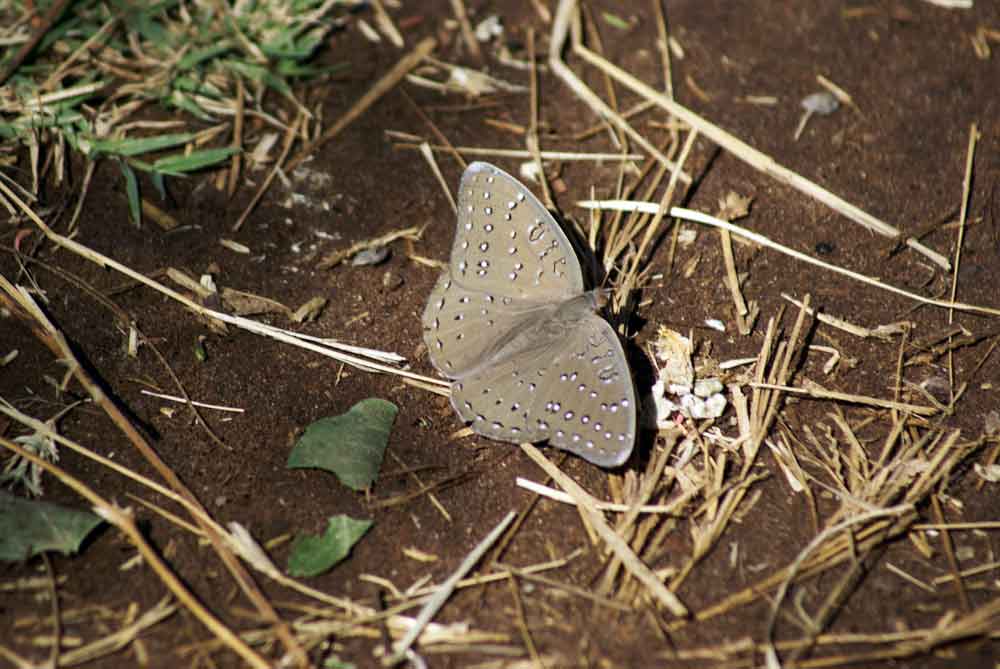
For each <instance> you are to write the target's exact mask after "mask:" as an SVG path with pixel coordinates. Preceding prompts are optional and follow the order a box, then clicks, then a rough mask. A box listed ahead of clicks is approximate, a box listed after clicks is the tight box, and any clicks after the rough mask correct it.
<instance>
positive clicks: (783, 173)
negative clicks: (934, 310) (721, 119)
mask: <svg viewBox="0 0 1000 669" xmlns="http://www.w3.org/2000/svg"><path fill="white" fill-rule="evenodd" d="M576 5H577V0H560V2H559V8H558V9H557V11H556V20H555V22H554V23H553V25H552V38H551V39H552V44H551V50H550V52H549V53H550V56H549V63H550V66H551V67H552V70H553V72H555V73H556V74H557V75H559V77H560V78H562V79H563V80H564V81H565V82H566V84H567V85H568V86H569V87H570V88H571V89H573V92H574V93H576V94H577V95H578V96H579V97H581V98H583V99H584V100H585V101H586V102H588V103H589V104H591V105H592V106H595V107H596V108H598V109H603V108H606V106H605V105H604V103H603V102H602V101H600V100H599V99H598V98H597V96H596V95H594V93H593V92H592V91H590V89H588V88H586V86H585V85H584V84H583V83H582V81H580V79H579V78H578V77H577V76H576V75H575V74H574V73H573V72H572V71H571V70H570V69H569V67H567V66H566V64H565V63H564V62H563V60H562V54H561V52H562V49H563V46H564V45H565V43H566V37H567V35H568V33H569V27H570V23H571V21H572V20H573V17H574V14H575V10H576ZM573 52H574V53H575V54H577V55H578V56H580V57H581V58H583V59H584V60H585V61H587V62H588V63H590V64H591V65H593V66H595V67H597V68H598V69H600V70H601V71H603V72H605V73H607V74H609V75H611V77H613V78H614V79H615V80H616V81H618V82H619V83H621V84H623V85H625V86H626V87H627V88H629V89H631V90H632V91H633V92H634V93H637V94H638V95H640V96H642V97H643V98H645V99H647V100H652V101H654V102H656V104H657V105H658V106H659V107H661V108H662V109H663V110H665V111H666V112H668V113H670V114H672V115H673V116H675V117H676V118H678V119H680V120H681V121H684V122H685V123H687V124H688V125H689V126H691V127H692V128H695V129H697V130H698V131H699V132H701V133H702V134H703V135H705V136H706V137H708V138H709V139H711V140H712V141H713V142H715V143H716V144H718V145H719V146H721V147H722V148H724V149H726V150H727V151H729V152H730V153H732V154H733V155H734V156H736V157H737V158H739V159H740V160H742V161H744V162H746V163H747V164H749V165H751V166H752V167H754V168H755V169H758V170H760V171H762V172H764V173H766V174H769V175H771V176H772V177H774V178H775V179H777V180H779V181H781V182H782V183H786V184H788V185H789V186H791V187H793V188H795V189H796V190H799V191H800V192H802V193H804V194H806V195H809V196H810V197H812V198H814V199H816V200H818V201H820V202H822V203H823V204H825V205H827V206H829V207H830V208H832V209H834V210H835V211H837V212H839V213H841V214H843V215H844V216H846V217H848V218H849V219H850V220H852V221H854V222H856V223H859V224H861V225H863V226H864V227H866V228H868V229H869V230H873V231H875V232H877V233H879V234H881V235H883V236H886V237H891V238H896V237H899V236H901V234H902V233H901V232H900V231H899V230H898V229H897V228H895V227H893V226H891V225H889V224H888V223H886V222H885V221H882V220H880V219H878V218H875V217H874V216H872V215H871V214H869V213H868V212H866V211H864V210H862V209H861V208H859V207H857V206H855V205H853V204H851V203H849V202H847V201H846V200H844V199H842V198H840V197H838V196H837V195H834V194H833V193H831V192H830V191H828V190H826V189H825V188H822V187H820V186H819V185H817V184H815V183H813V182H812V181H810V180H808V179H806V178H805V177H803V176H802V175H800V174H798V173H796V172H794V171H792V170H790V169H788V168H786V167H784V166H782V165H780V164H779V163H778V162H776V161H775V160H774V159H773V158H772V157H770V156H768V155H767V154H765V153H762V152H761V151H758V150H757V149H755V148H753V147H752V146H750V145H749V144H747V143H746V142H743V141H742V140H740V139H738V138H736V137H735V136H733V135H731V134H730V133H728V132H726V131H725V130H723V129H722V128H719V127H718V126H716V125H714V124H712V123H709V122H708V121H706V120H705V119H703V118H702V117H700V116H698V115H697V114H695V113H694V112H692V111H691V110H689V109H688V108H686V107H684V106H683V105H681V104H679V103H677V102H676V101H675V100H673V99H672V98H671V97H669V96H668V95H665V94H663V93H661V92H659V91H657V90H655V89H654V88H652V87H651V86H649V85H648V84H645V83H643V82H641V81H639V80H638V79H636V78H635V77H633V76H632V75H630V74H629V73H628V72H625V71H624V70H622V69H621V68H619V67H616V66H614V65H612V64H611V63H610V62H608V61H607V60H605V59H604V58H602V57H601V56H599V55H598V54H596V53H594V52H593V51H591V50H589V49H587V48H586V47H585V46H583V44H582V42H581V40H580V39H579V38H578V36H577V35H576V34H574V35H573ZM609 112H610V110H608V113H609ZM622 123H623V124H624V121H622ZM624 125H625V127H627V124H624ZM637 141H638V140H637ZM643 147H644V148H646V150H647V151H648V150H649V147H648V146H646V145H645V144H644V145H643ZM650 153H653V152H652V151H651V152H650ZM654 155H655V154H654ZM906 243H907V245H908V246H910V247H911V248H913V249H914V250H915V251H918V252H919V253H921V254H923V255H924V256H926V257H927V258H929V259H930V260H932V261H933V262H934V263H935V264H937V265H938V266H939V267H942V268H944V269H950V268H951V264H950V263H949V262H948V259H947V258H945V257H944V256H942V255H941V254H940V253H937V252H936V251H933V250H931V249H929V248H927V247H926V246H924V245H923V244H921V243H920V242H918V241H917V240H915V239H913V238H909V239H907V242H906Z"/></svg>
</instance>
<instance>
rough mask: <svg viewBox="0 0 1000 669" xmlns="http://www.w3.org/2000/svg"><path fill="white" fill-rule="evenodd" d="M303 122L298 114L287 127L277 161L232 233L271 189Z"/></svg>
mask: <svg viewBox="0 0 1000 669" xmlns="http://www.w3.org/2000/svg"><path fill="white" fill-rule="evenodd" d="M303 121H305V116H304V115H302V114H299V115H298V116H296V117H295V121H294V122H293V123H292V125H291V126H289V128H288V130H287V131H286V132H285V143H284V145H283V146H282V147H281V155H280V156H278V159H277V160H276V161H274V167H272V168H271V171H270V172H268V173H267V176H266V177H265V178H264V181H263V183H261V185H260V188H258V189H257V192H256V193H254V195H253V197H252V198H251V199H250V202H249V203H248V204H247V206H246V208H244V209H243V213H242V214H240V217H239V218H238V219H236V222H235V223H233V227H232V231H233V232H237V231H238V230H239V229H240V228H242V227H243V224H244V223H245V222H246V220H247V218H248V217H249V216H250V212H252V211H253V210H254V207H256V206H257V203H258V202H260V199H261V198H262V197H264V193H266V192H267V189H268V188H270V187H271V182H272V181H274V177H276V176H277V175H278V171H279V170H281V165H282V163H284V162H285V158H287V157H288V152H289V151H291V150H292V145H293V144H295V136H296V135H298V132H299V126H301V125H302V123H303ZM286 168H287V169H286V170H285V171H286V172H290V171H291V170H292V166H291V165H290V164H289V165H288V166H286Z"/></svg>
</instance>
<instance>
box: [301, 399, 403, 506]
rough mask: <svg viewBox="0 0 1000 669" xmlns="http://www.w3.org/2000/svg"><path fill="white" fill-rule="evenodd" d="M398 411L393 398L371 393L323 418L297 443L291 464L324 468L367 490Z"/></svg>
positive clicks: (355, 486)
mask: <svg viewBox="0 0 1000 669" xmlns="http://www.w3.org/2000/svg"><path fill="white" fill-rule="evenodd" d="M398 412H399V409H398V408H396V405H395V404H393V403H392V402H387V401H385V400H381V399H378V398H376V397H370V398H368V399H366V400H361V401H360V402H358V403H357V404H355V405H354V406H353V407H351V409H350V410H349V411H348V412H347V413H345V414H341V415H339V416H332V417H328V418H321V419H319V420H318V421H316V422H315V423H313V424H312V425H310V426H309V427H307V428H306V432H305V434H303V435H302V437H301V438H300V439H299V441H298V443H297V444H295V447H294V448H293V449H292V452H291V454H290V455H289V456H288V467H289V468H290V469H294V468H302V467H315V468H317V469H325V470H326V471H328V472H333V473H334V474H336V475H337V478H338V479H340V482H341V483H343V484H344V485H346V486H349V487H350V488H353V489H354V490H364V489H365V488H367V487H368V486H369V485H371V484H372V482H373V481H374V480H375V478H376V477H377V476H378V470H379V467H381V466H382V456H383V455H385V447H386V445H387V444H388V443H389V433H390V432H391V431H392V423H393V421H394V420H396V414H397V413H398Z"/></svg>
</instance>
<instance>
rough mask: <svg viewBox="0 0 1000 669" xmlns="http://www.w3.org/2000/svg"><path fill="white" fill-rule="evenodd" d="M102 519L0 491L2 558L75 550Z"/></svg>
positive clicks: (10, 560)
mask: <svg viewBox="0 0 1000 669" xmlns="http://www.w3.org/2000/svg"><path fill="white" fill-rule="evenodd" d="M102 522H104V521H102V520H101V518H100V517H99V516H97V515H95V514H93V513H91V512H89V511H77V510H75V509H69V508H66V507H62V506H59V505H58V504H50V503H48V502H39V501H31V500H26V499H21V498H20V497H15V496H14V495H11V494H9V493H5V492H0V560H6V561H8V562H18V561H21V560H24V559H26V558H29V557H31V556H33V555H38V554H39V553H43V552H45V551H59V552H60V553H63V554H66V555H68V554H70V553H75V552H76V551H78V550H79V549H80V544H82V543H83V540H84V539H85V538H86V536H87V535H88V534H90V532H91V531H92V530H93V529H94V528H95V527H97V526H98V525H100V524H101V523H102Z"/></svg>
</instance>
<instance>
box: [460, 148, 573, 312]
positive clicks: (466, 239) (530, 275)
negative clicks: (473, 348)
mask: <svg viewBox="0 0 1000 669" xmlns="http://www.w3.org/2000/svg"><path fill="white" fill-rule="evenodd" d="M449 271H450V272H451V275H452V278H453V279H455V280H456V281H457V282H458V283H460V284H462V285H463V286H465V287H466V288H469V289H472V290H481V291H484V292H487V293H489V292H493V293H497V294H501V295H507V296H509V297H513V298H518V299H529V300H532V301H536V302H538V301H545V300H562V299H566V298H568V297H572V296H574V295H579V294H580V293H582V292H583V272H582V271H581V269H580V261H579V260H577V258H576V253H575V252H574V251H573V246H572V244H570V242H569V239H568V238H567V237H566V233H564V232H563V230H562V228H560V227H559V224H558V223H556V221H555V220H554V219H553V218H552V215H551V214H550V213H549V212H548V210H547V209H545V207H543V206H542V204H541V203H540V202H539V201H538V200H537V199H536V198H535V196H534V195H532V194H531V191H529V190H528V189H527V188H525V187H524V186H523V185H521V184H520V183H519V182H518V181H517V180H516V179H514V178H513V177H512V176H510V175H509V174H507V173H506V172H504V171H502V170H500V169H498V168H496V167H493V166H492V165H488V164H486V163H472V164H471V165H469V167H468V169H466V170H465V174H463V175H462V182H461V184H460V186H459V193H458V226H457V229H456V232H455V243H454V245H453V246H452V249H451V262H450V263H449Z"/></svg>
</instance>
